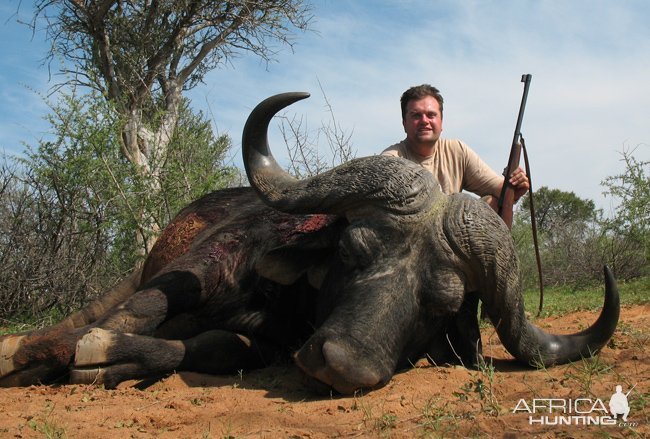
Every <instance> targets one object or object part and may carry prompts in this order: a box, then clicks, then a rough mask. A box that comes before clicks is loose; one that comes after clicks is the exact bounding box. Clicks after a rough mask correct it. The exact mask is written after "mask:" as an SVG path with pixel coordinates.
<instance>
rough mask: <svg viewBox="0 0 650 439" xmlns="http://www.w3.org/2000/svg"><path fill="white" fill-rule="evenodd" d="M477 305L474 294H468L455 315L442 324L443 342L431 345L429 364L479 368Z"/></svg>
mask: <svg viewBox="0 0 650 439" xmlns="http://www.w3.org/2000/svg"><path fill="white" fill-rule="evenodd" d="M478 301H479V297H478V294H477V293H467V294H466V295H465V298H464V299H463V303H462V304H461V306H460V308H459V310H458V312H457V313H456V314H454V315H453V316H451V317H450V318H449V319H448V320H447V321H446V322H443V323H442V324H441V325H442V326H443V328H442V329H444V334H445V338H444V339H443V340H440V339H436V340H433V341H432V343H431V345H430V346H429V347H428V349H427V356H428V359H429V362H431V363H433V364H444V363H449V364H458V363H460V364H462V365H464V366H465V367H476V366H478V364H479V362H480V357H481V355H482V347H481V331H480V329H479V325H478V316H477V314H478Z"/></svg>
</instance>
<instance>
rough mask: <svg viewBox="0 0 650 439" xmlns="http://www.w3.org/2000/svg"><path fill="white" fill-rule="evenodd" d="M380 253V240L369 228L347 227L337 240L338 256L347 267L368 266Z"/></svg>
mask: <svg viewBox="0 0 650 439" xmlns="http://www.w3.org/2000/svg"><path fill="white" fill-rule="evenodd" d="M380 253H382V246H381V241H380V240H379V239H378V237H377V235H376V234H375V231H374V230H372V229H370V228H366V227H352V228H349V229H348V230H347V233H345V234H343V236H342V237H341V240H340V241H339V257H340V258H341V261H342V262H343V264H345V266H347V267H349V268H365V267H368V266H370V265H371V263H372V261H374V260H375V258H376V257H377V256H378V255H379V254H380Z"/></svg>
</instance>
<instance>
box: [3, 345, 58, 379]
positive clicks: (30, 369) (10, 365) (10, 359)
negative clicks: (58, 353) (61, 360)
mask: <svg viewBox="0 0 650 439" xmlns="http://www.w3.org/2000/svg"><path fill="white" fill-rule="evenodd" d="M28 340H29V339H28V336H26V335H7V336H4V337H0V387H22V386H31V385H35V384H42V383H43V382H48V381H52V380H55V379H57V378H58V377H60V376H61V375H65V372H64V371H62V370H60V369H59V368H57V367H56V366H54V367H53V366H52V365H51V364H48V363H46V362H42V361H39V362H36V361H30V359H32V357H31V356H30V355H29V349H26V347H25V345H26V342H27V341H28ZM18 357H20V360H18Z"/></svg>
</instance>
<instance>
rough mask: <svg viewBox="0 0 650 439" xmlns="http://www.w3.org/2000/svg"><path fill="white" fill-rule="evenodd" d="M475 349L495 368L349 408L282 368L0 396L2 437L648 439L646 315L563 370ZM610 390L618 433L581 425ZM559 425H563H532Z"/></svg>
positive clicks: (490, 342)
mask: <svg viewBox="0 0 650 439" xmlns="http://www.w3.org/2000/svg"><path fill="white" fill-rule="evenodd" d="M594 319H595V316H594V314H593V313H586V312H584V313H583V312H581V313H575V314H570V315H566V316H563V317H561V318H549V319H544V320H540V321H538V322H537V324H538V325H540V326H542V327H543V328H545V329H546V330H549V331H552V332H556V333H560V332H575V331H577V330H581V329H584V328H585V327H586V326H588V325H589V324H590V323H591V322H592V321H593V320H594ZM483 343H484V352H485V354H486V355H487V356H489V358H491V359H492V366H493V367H489V366H488V367H486V368H484V369H483V370H467V369H465V368H462V367H445V366H438V367H437V366H430V365H429V364H428V363H427V362H426V361H421V362H419V363H417V364H415V365H414V367H413V368H411V369H409V370H406V371H402V372H400V373H398V374H396V375H395V377H394V378H393V380H392V381H391V382H390V383H389V384H388V385H386V386H385V387H383V388H381V389H378V390H375V391H372V392H367V393H363V394H361V393H359V394H358V395H355V396H352V397H340V396H335V395H329V396H327V395H326V396H315V395H314V394H313V393H310V392H309V391H308V390H306V388H305V386H304V385H303V382H302V378H301V376H300V374H299V372H298V371H297V370H296V369H295V368H294V367H292V366H276V367H270V368H267V369H264V370H260V371H252V372H246V373H243V374H241V375H236V376H227V377H223V376H222V377H215V376H208V375H199V374H193V373H178V374H174V375H172V376H169V377H167V378H165V379H163V380H161V381H157V382H153V383H136V382H127V383H123V384H122V385H120V386H119V388H118V389H116V390H105V389H103V388H101V387H97V386H77V385H65V386H59V387H45V386H33V387H29V388H12V389H0V438H33V437H68V438H89V437H99V438H149V437H160V438H177V437H179V438H239V437H242V438H245V437H255V438H257V437H263V438H278V437H280V438H282V437H284V438H325V437H398V438H401V437H434V438H440V437H450V438H451V437H453V438H455V437H503V438H515V437H540V438H547V437H572V438H575V437H589V438H591V437H650V354H649V353H648V351H650V305H643V306H634V307H626V308H624V309H623V310H622V316H621V322H620V323H619V328H618V330H617V332H616V334H615V336H614V338H613V339H612V341H611V342H610V343H609V345H608V346H607V347H606V348H605V349H603V351H602V353H601V355H600V356H599V357H597V358H596V359H591V360H584V361H580V362H577V363H574V364H570V365H564V366H559V367H554V368H549V369H547V370H531V369H526V368H522V367H520V366H517V365H516V364H514V363H513V362H511V361H510V360H509V359H510V357H509V355H508V354H507V353H505V351H504V350H503V348H502V346H501V344H500V343H499V341H498V338H497V337H496V335H495V334H494V331H493V330H492V329H491V328H488V329H485V330H484V332H483ZM489 358H488V361H489ZM488 364H489V363H488ZM616 385H621V386H622V387H623V392H624V393H625V392H628V390H629V389H630V388H632V386H636V387H634V388H633V389H632V391H631V392H630V393H629V396H628V403H629V406H630V413H629V417H628V422H627V424H622V421H621V420H620V419H619V420H618V421H617V422H619V423H617V424H616V425H607V426H603V425H593V424H592V425H584V423H585V422H587V421H589V420H591V421H592V422H593V421H594V420H598V421H599V422H601V420H602V419H603V418H602V416H603V415H605V416H608V414H607V413H604V412H603V411H602V410H603V409H608V404H609V399H610V397H611V395H612V394H613V393H614V390H615V387H616ZM548 398H554V399H555V404H556V405H557V404H560V405H561V404H568V400H569V399H571V400H573V401H574V402H575V401H577V407H578V408H577V411H575V410H574V411H570V412H568V413H566V414H565V413H562V409H555V410H554V411H553V413H552V414H550V415H549V413H548V411H546V412H543V409H541V408H538V409H537V412H536V413H535V414H530V413H528V412H527V411H526V410H525V407H526V406H528V408H529V409H530V410H532V405H533V402H534V401H533V400H534V399H536V403H537V404H538V405H541V404H543V403H544V401H542V400H543V399H548ZM522 400H523V402H522ZM600 402H602V405H600V404H599V403H600ZM603 406H604V407H603ZM517 407H519V409H518V410H516V411H515V408H517ZM592 408H593V410H592ZM547 410H548V409H547ZM513 411H514V412H513ZM578 411H579V412H582V413H578ZM556 416H560V417H556ZM562 416H564V418H566V419H568V422H570V425H541V422H545V423H550V422H563V421H562V419H561V418H562ZM547 417H548V418H547ZM607 419H609V418H607ZM531 421H532V423H531ZM565 422H567V421H565ZM576 424H579V425H576Z"/></svg>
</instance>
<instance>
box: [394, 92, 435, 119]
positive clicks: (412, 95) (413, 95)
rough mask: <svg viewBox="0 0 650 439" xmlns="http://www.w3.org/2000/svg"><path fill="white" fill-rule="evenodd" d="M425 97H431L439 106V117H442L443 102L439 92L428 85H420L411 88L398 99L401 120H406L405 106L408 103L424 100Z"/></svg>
mask: <svg viewBox="0 0 650 439" xmlns="http://www.w3.org/2000/svg"><path fill="white" fill-rule="evenodd" d="M427 96H433V97H434V98H435V99H436V101H438V104H440V117H442V103H443V102H444V100H443V99H442V95H441V94H440V90H438V89H437V88H435V87H433V86H431V85H429V84H422V85H416V86H414V87H411V88H409V89H408V90H406V91H405V92H404V93H403V94H402V97H401V98H400V103H401V104H402V120H403V119H405V118H406V105H407V104H408V103H409V101H414V100H418V99H422V98H426V97H427Z"/></svg>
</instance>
